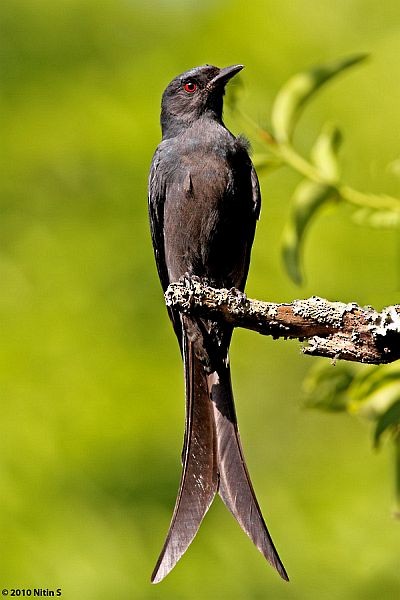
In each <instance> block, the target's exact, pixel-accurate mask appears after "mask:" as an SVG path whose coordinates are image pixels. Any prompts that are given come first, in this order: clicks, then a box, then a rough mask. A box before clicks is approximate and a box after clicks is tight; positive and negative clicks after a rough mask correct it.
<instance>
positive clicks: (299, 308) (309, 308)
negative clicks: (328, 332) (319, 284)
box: [293, 296, 358, 328]
mask: <svg viewBox="0 0 400 600" xmlns="http://www.w3.org/2000/svg"><path fill="white" fill-rule="evenodd" d="M357 307H358V305H357V304H356V303H355V302H350V303H348V304H345V303H344V302H327V301H326V300H324V299H323V298H320V297H319V296H311V298H308V299H307V300H295V301H294V302H293V314H295V315H299V316H301V317H303V318H305V319H311V320H313V321H317V322H318V323H326V325H329V326H333V327H338V328H339V327H341V325H342V324H343V317H344V315H345V314H346V313H348V312H351V311H352V310H354V309H355V308H357Z"/></svg>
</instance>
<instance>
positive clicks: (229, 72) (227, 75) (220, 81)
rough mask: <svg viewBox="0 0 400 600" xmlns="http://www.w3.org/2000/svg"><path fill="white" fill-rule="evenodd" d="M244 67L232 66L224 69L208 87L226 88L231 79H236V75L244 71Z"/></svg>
mask: <svg viewBox="0 0 400 600" xmlns="http://www.w3.org/2000/svg"><path fill="white" fill-rule="evenodd" d="M243 67H244V65H232V66H231V67H224V68H223V69H221V70H220V72H219V73H218V75H216V76H215V77H214V78H213V79H211V81H209V82H208V84H207V87H208V88H209V89H210V88H214V87H216V86H221V85H222V86H224V85H225V84H226V83H227V82H228V81H229V79H231V78H232V77H234V76H235V75H236V73H239V71H241V70H242V69H243Z"/></svg>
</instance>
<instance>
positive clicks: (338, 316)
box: [165, 277, 400, 364]
mask: <svg viewBox="0 0 400 600" xmlns="http://www.w3.org/2000/svg"><path fill="white" fill-rule="evenodd" d="M165 301H166V304H167V306H170V307H174V308H177V309H178V310H180V311H181V312H184V313H188V312H190V314H196V315H199V316H201V317H207V318H211V319H216V320H219V319H224V320H225V321H228V322H229V323H231V324H232V325H234V326H235V327H243V328H245V329H251V330H253V331H257V332H258V333H261V334H262V335H271V336H272V337H273V338H279V337H283V338H297V339H299V340H300V341H301V342H304V341H305V342H306V343H305V345H304V346H303V347H302V351H303V352H304V354H309V355H313V356H325V357H328V358H332V359H343V360H351V361H355V362H361V363H370V364H382V363H389V362H392V361H394V360H397V359H398V358H400V305H393V306H388V307H386V308H384V309H383V310H382V311H380V312H378V311H376V310H374V309H373V308H372V307H370V306H367V307H361V306H359V305H358V304H356V303H355V302H351V303H349V304H346V303H343V302H329V301H328V300H325V299H323V298H319V297H318V296H312V297H311V298H308V299H306V300H294V301H293V302H290V303H283V304H279V303H275V302H263V301H260V300H252V299H250V298H247V297H246V296H245V294H243V293H242V292H239V291H238V290H236V289H234V288H233V289H230V290H227V289H216V288H213V287H210V286H209V285H206V284H205V283H204V282H202V281H201V280H199V279H197V278H194V277H193V278H185V279H184V280H182V281H179V282H177V283H171V284H170V286H169V287H168V289H167V290H166V292H165Z"/></svg>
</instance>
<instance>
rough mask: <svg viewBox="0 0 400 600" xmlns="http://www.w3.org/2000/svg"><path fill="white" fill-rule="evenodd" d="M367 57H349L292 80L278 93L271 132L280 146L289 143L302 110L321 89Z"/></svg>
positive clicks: (294, 77)
mask: <svg viewBox="0 0 400 600" xmlns="http://www.w3.org/2000/svg"><path fill="white" fill-rule="evenodd" d="M366 58H367V55H366V54H357V55H355V56H349V57H347V58H344V59H342V60H337V61H334V62H332V63H328V64H326V65H321V66H318V67H315V68H313V69H310V70H309V71H305V72H303V73H298V74H297V75H294V76H293V77H291V78H290V79H289V81H288V82H287V83H285V85H284V86H283V87H282V88H281V90H280V91H279V92H278V94H277V96H276V99H275V101H274V104H273V106H272V111H271V125H272V133H273V136H274V138H275V140H276V141H277V142H278V144H284V143H288V142H290V140H291V139H292V137H293V133H294V128H295V126H296V123H297V120H298V118H299V116H300V112H301V110H302V109H303V107H304V106H305V105H306V103H307V102H308V101H309V100H310V99H311V98H312V96H313V95H314V94H315V92H316V91H317V90H319V88H320V87H322V86H323V85H324V84H325V83H326V82H327V81H329V80H330V79H332V77H335V76H336V75H338V74H339V73H341V72H342V71H344V70H345V69H348V68H349V67H352V66H353V65H356V64H358V63H360V62H361V61H363V60H365V59H366Z"/></svg>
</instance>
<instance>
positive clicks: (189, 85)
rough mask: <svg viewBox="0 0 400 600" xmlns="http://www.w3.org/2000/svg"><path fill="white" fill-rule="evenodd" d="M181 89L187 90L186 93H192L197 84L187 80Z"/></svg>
mask: <svg viewBox="0 0 400 600" xmlns="http://www.w3.org/2000/svg"><path fill="white" fill-rule="evenodd" d="M183 89H184V90H185V92H188V94H193V92H195V91H196V90H197V85H196V84H195V83H194V81H188V82H187V83H185V85H184V86H183Z"/></svg>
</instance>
